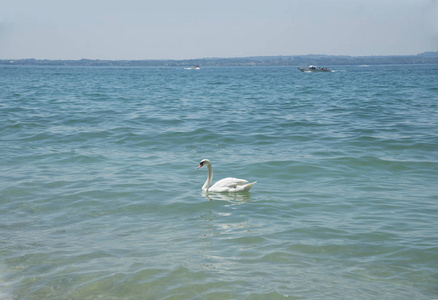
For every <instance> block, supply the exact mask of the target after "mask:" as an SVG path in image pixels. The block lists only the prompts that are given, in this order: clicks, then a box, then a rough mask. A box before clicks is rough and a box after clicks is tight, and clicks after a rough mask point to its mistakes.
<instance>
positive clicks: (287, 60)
mask: <svg viewBox="0 0 438 300" xmlns="http://www.w3.org/2000/svg"><path fill="white" fill-rule="evenodd" d="M384 64H438V51H435V52H424V53H421V54H417V55H397V56H346V55H340V56H337V55H323V54H310V55H295V56H252V57H234V58H200V59H185V60H150V59H146V60H99V59H95V60H93V59H81V60H48V59H33V58H31V59H17V60H10V59H3V60H0V65H40V66H120V67H129V66H140V67H141V66H144V67H189V66H194V65H201V66H307V65H318V66H332V65H384Z"/></svg>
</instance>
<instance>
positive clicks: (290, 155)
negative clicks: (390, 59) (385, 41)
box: [0, 65, 438, 300]
mask: <svg viewBox="0 0 438 300" xmlns="http://www.w3.org/2000/svg"><path fill="white" fill-rule="evenodd" d="M332 69H334V70H335V72H332V73H319V74H307V73H301V72H299V71H298V70H297V69H296V68H292V67H284V68H265V67H254V68H250V67H246V68H244V67H241V68H234V67H228V68H219V67H215V68H213V67H212V68H207V67H205V68H203V67H202V66H201V69H200V70H185V69H183V68H108V67H106V68H100V67H93V68H86V67H26V66H22V67H20V66H2V67H0V149H1V155H0V171H1V172H0V299H221V300H222V299H284V298H289V299H436V298H438V231H437V228H438V184H437V182H438V66H437V65H423V66H370V67H368V68H360V67H356V66H341V67H333V68H332ZM203 158H209V159H210V160H211V162H212V164H213V168H214V171H215V178H214V181H215V180H219V179H221V178H224V177H228V176H232V177H238V178H245V179H247V180H250V181H254V180H257V181H258V182H257V184H256V185H255V186H254V187H253V189H252V190H251V192H250V193H244V194H235V195H233V194H203V193H202V192H201V186H202V184H203V183H204V181H205V179H206V176H207V171H206V170H205V169H204V168H202V169H199V170H198V169H196V168H197V166H198V164H199V161H200V160H201V159H203Z"/></svg>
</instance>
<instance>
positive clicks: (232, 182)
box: [198, 159, 257, 193]
mask: <svg viewBox="0 0 438 300" xmlns="http://www.w3.org/2000/svg"><path fill="white" fill-rule="evenodd" d="M202 166H207V167H208V177H207V180H206V181H205V183H204V185H203V186H202V190H203V191H206V192H216V193H235V192H247V191H249V190H250V189H251V187H252V186H253V185H254V183H256V182H257V181H254V182H251V183H248V180H245V179H238V178H232V177H227V178H224V179H221V180H219V181H218V182H216V183H215V184H213V185H212V186H210V184H211V181H212V180H213V167H212V166H211V163H210V161H209V160H208V159H203V160H201V163H200V164H199V167H198V169H199V168H200V167H202Z"/></svg>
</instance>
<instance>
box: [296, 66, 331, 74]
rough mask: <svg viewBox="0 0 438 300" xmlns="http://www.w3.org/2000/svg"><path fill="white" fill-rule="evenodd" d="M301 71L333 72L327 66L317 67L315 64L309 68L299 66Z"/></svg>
mask: <svg viewBox="0 0 438 300" xmlns="http://www.w3.org/2000/svg"><path fill="white" fill-rule="evenodd" d="M298 70H300V71H301V72H314V73H317V72H331V71H332V70H329V69H327V68H317V67H315V66H309V67H308V68H298Z"/></svg>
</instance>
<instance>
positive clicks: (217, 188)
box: [208, 177, 255, 192]
mask: <svg viewBox="0 0 438 300" xmlns="http://www.w3.org/2000/svg"><path fill="white" fill-rule="evenodd" d="M247 183H248V180H245V179H238V178H232V177H227V178H224V179H221V180H219V181H218V182H216V183H215V184H214V185H212V186H211V187H210V188H209V189H208V190H209V191H211V192H240V191H248V190H249V189H250V188H251V187H252V185H253V184H254V183H255V182H254V183H250V184H247Z"/></svg>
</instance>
